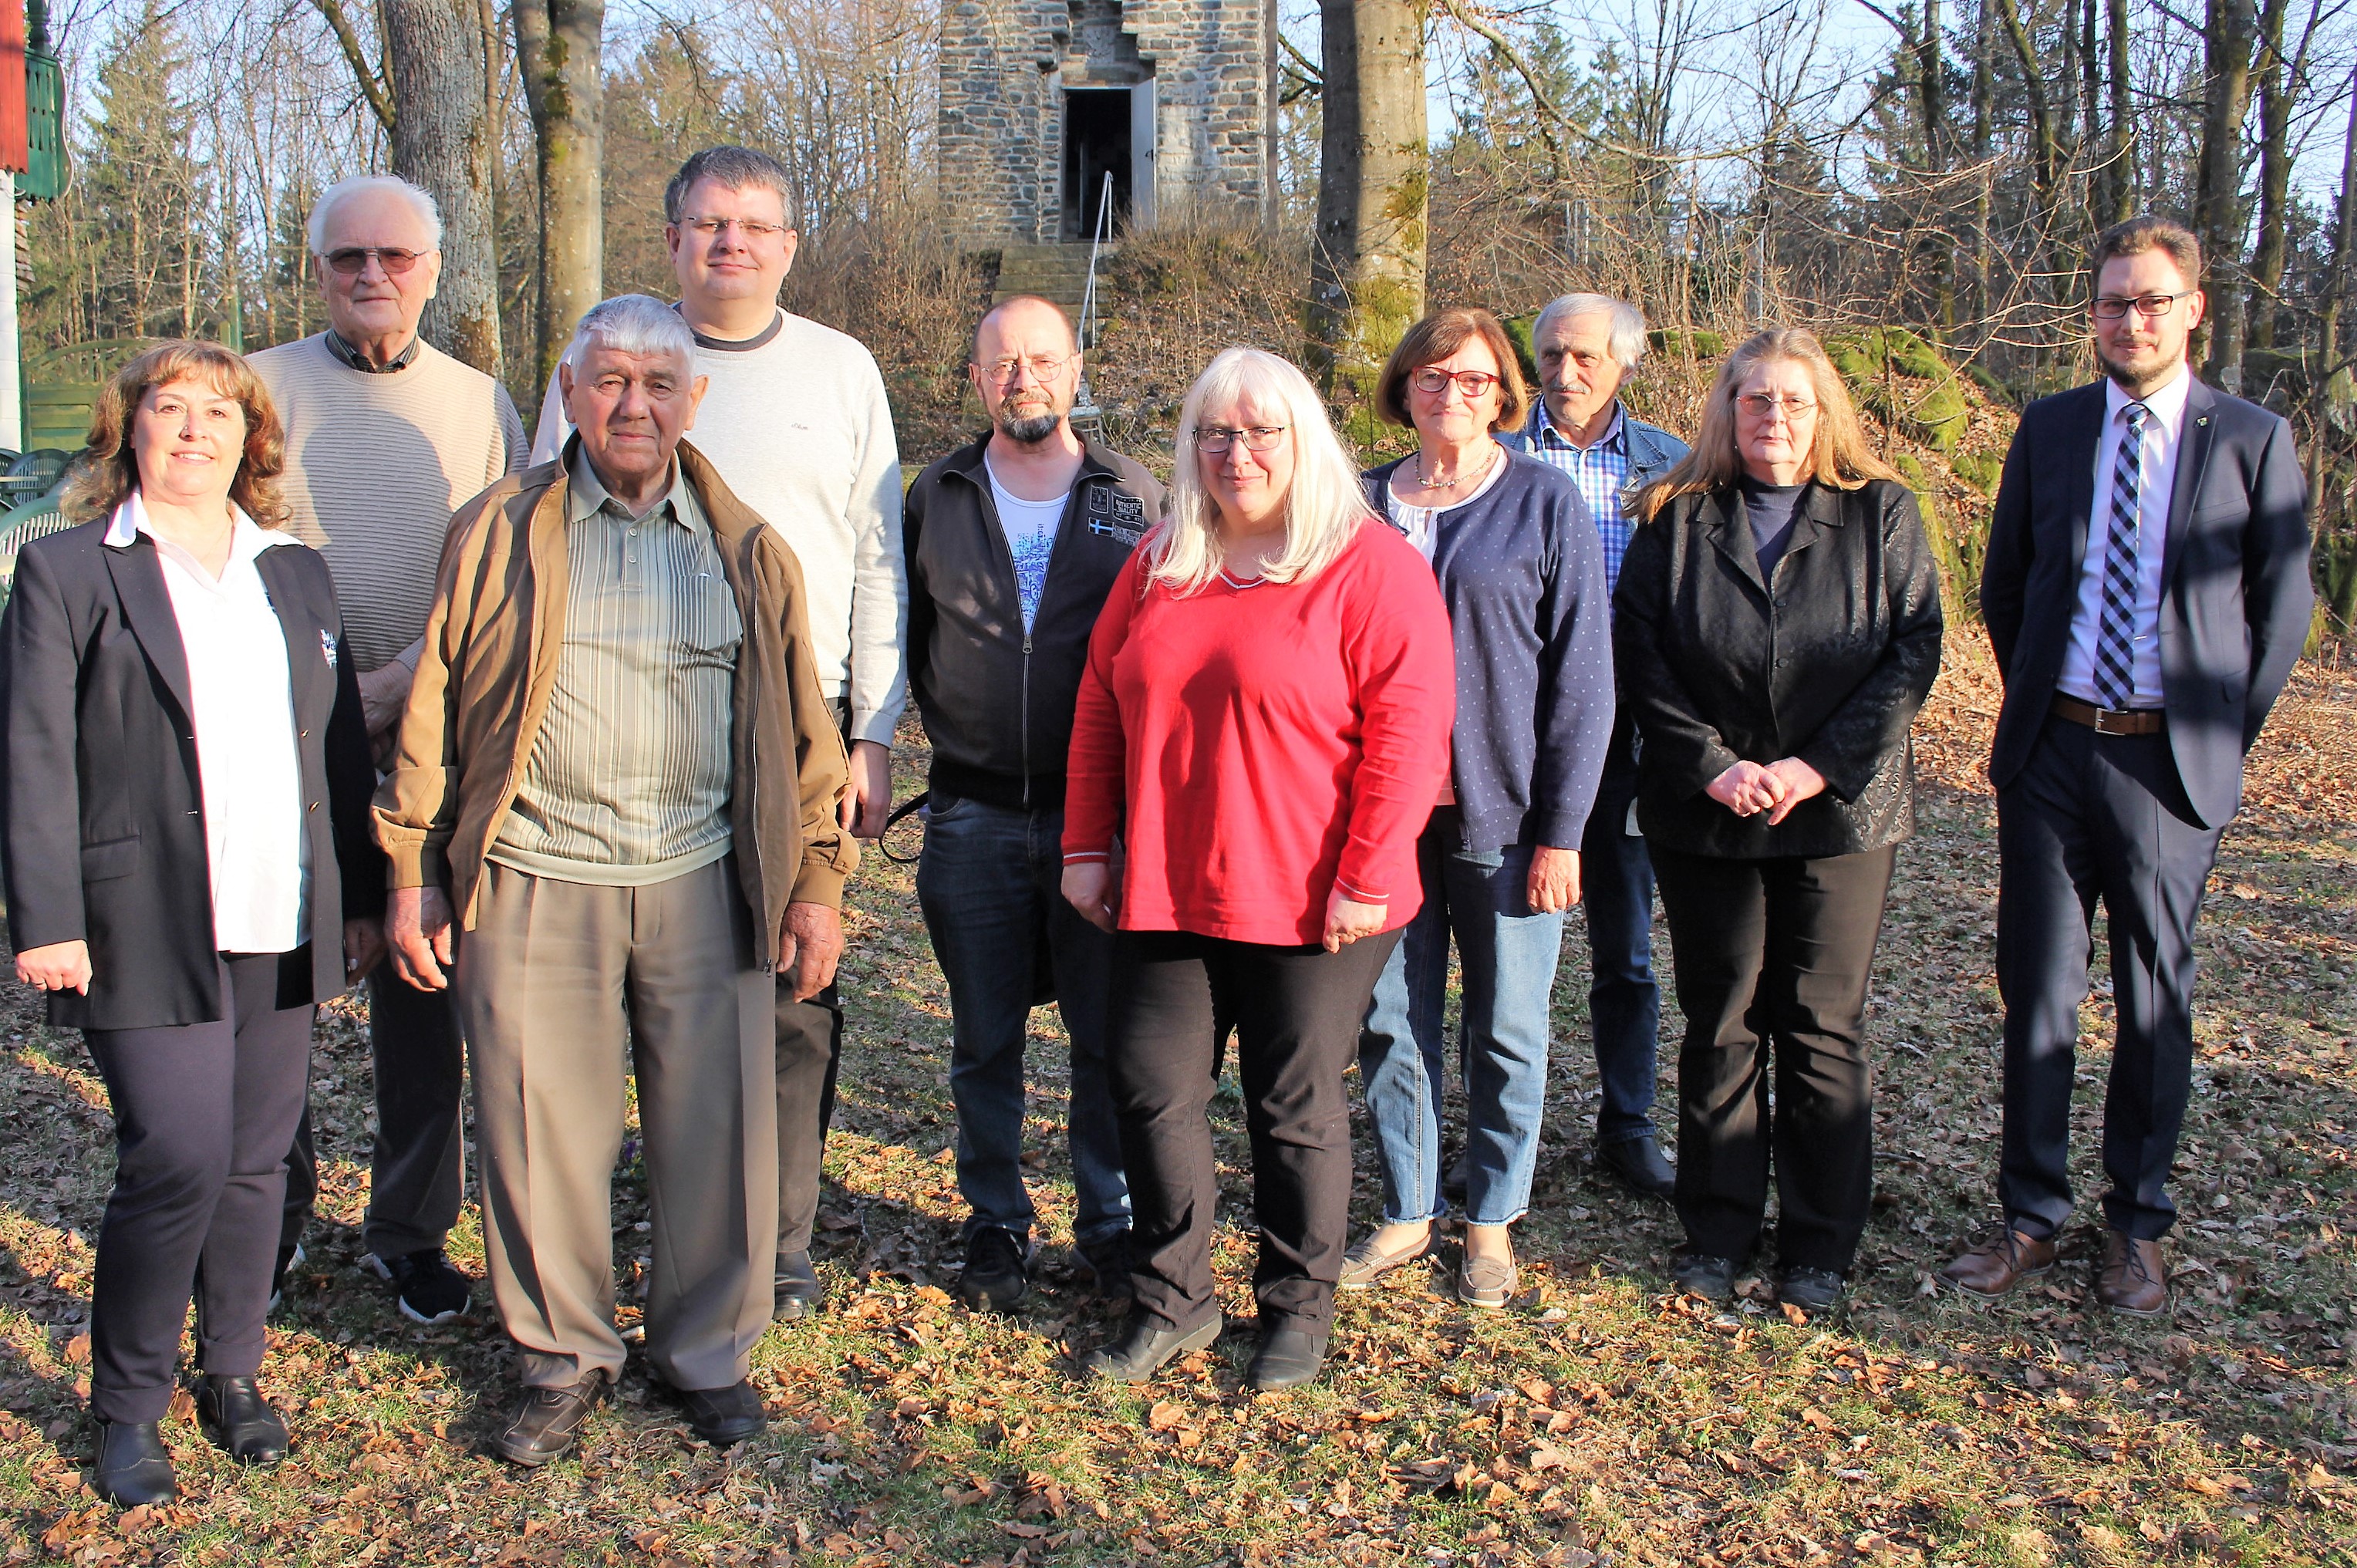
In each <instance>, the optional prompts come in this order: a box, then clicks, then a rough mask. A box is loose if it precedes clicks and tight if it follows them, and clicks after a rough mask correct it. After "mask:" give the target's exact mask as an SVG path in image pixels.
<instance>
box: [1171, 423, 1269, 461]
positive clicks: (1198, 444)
mask: <svg viewBox="0 0 2357 1568" xmlns="http://www.w3.org/2000/svg"><path fill="white" fill-rule="evenodd" d="M1291 428H1292V426H1290V425H1286V424H1255V425H1253V426H1251V427H1250V428H1249V429H1245V430H1225V429H1222V428H1221V427H1220V426H1219V425H1216V424H1207V425H1204V426H1203V427H1202V428H1201V429H1200V430H1198V431H1196V432H1195V450H1196V451H1198V452H1200V453H1202V454H1203V455H1204V456H1207V457H1217V456H1222V455H1224V454H1225V453H1226V452H1227V450H1228V448H1229V447H1231V446H1234V445H1235V444H1236V443H1237V442H1239V441H1241V442H1243V444H1244V450H1245V451H1247V452H1274V451H1275V450H1276V444H1277V443H1278V442H1280V441H1282V440H1284V439H1285V433H1286V431H1287V430H1289V429H1291Z"/></svg>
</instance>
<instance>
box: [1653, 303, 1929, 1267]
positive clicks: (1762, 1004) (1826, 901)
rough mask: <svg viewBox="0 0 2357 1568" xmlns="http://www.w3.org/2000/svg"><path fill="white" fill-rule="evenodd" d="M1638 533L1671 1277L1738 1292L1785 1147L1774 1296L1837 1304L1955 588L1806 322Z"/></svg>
mask: <svg viewBox="0 0 2357 1568" xmlns="http://www.w3.org/2000/svg"><path fill="white" fill-rule="evenodd" d="M1639 515H1640V516H1641V518H1643V519H1644V520H1645V521H1644V523H1643V526H1641V527H1640V528H1639V529H1638V530H1637V532H1636V534H1635V536H1634V537H1633V538H1632V539H1631V541H1630V544H1629V553H1628V555H1627V557H1626V559H1625V560H1624V562H1623V564H1622V565H1621V569H1620V585H1619V588H1618V590H1617V591H1616V593H1615V595H1614V597H1613V607H1614V612H1615V615H1614V636H1613V650H1614V663H1615V665H1616V666H1617V668H1618V670H1619V672H1620V698H1621V702H1622V703H1624V704H1626V705H1628V706H1630V707H1631V708H1633V710H1634V711H1635V713H1636V716H1637V725H1638V729H1639V732H1640V734H1641V736H1642V739H1643V747H1642V754H1641V757H1640V760H1639V765H1638V767H1639V770H1638V789H1637V822H1638V825H1639V827H1641V829H1642V830H1643V831H1644V834H1645V841H1646V846H1647V848H1648V850H1649V851H1650V852H1651V854H1652V859H1653V869H1654V874H1655V876H1656V877H1657V878H1658V881H1659V884H1660V886H1661V890H1662V908H1663V913H1664V914H1665V915H1666V916H1667V918H1668V923H1669V928H1670V946H1671V951H1672V955H1673V959H1674V964H1675V968H1676V973H1677V990H1678V1004H1679V1006H1680V1007H1681V1008H1683V1009H1684V1013H1685V1015H1686V1036H1685V1042H1684V1047H1682V1049H1681V1050H1680V1052H1679V1056H1678V1094H1679V1111H1678V1183H1677V1206H1678V1214H1679V1218H1680V1219H1683V1220H1684V1223H1685V1228H1686V1246H1685V1250H1684V1251H1683V1252H1681V1253H1680V1254H1679V1256H1678V1257H1677V1258H1676V1260H1675V1261H1674V1264H1673V1273H1674V1275H1675V1277H1676V1280H1677V1283H1678V1284H1679V1286H1680V1288H1681V1289H1684V1290H1686V1291H1688V1292H1691V1293H1693V1294H1697V1295H1703V1296H1706V1297H1710V1298H1713V1299H1717V1300H1724V1299H1727V1298H1728V1297H1730V1296H1732V1295H1733V1294H1734V1289H1735V1278H1736V1274H1737V1272H1738V1269H1739V1268H1740V1267H1741V1266H1742V1264H1743V1262H1744V1261H1745V1260H1746V1258H1747V1257H1749V1254H1750V1252H1751V1251H1752V1250H1753V1248H1754V1246H1755V1245H1756V1244H1757V1243H1758V1241H1759V1239H1760V1222H1761V1219H1762V1218H1763V1216H1764V1214H1765V1212H1766V1209H1767V1203H1768V1176H1769V1166H1770V1153H1771V1150H1772V1153H1773V1161H1774V1165H1775V1175H1776V1194H1777V1207H1778V1212H1779V1220H1778V1230H1777V1251H1778V1253H1779V1260H1778V1261H1779V1269H1778V1273H1777V1280H1776V1288H1777V1294H1778V1296H1779V1298H1780V1299H1781V1300H1782V1301H1785V1302H1787V1303H1790V1304H1791V1305H1794V1306H1797V1307H1801V1308H1803V1310H1807V1311H1823V1310H1825V1309H1827V1308H1830V1307H1832V1306H1834V1305H1836V1304H1837V1303H1838V1302H1839V1301H1840V1299H1841V1296H1842V1294H1843V1292H1844V1290H1845V1288H1846V1283H1847V1279H1848V1275H1849V1272H1850V1266H1851V1263H1852V1261H1853V1259H1854V1258H1855V1256H1856V1253H1857V1241H1858V1237H1859V1235H1860V1233H1861V1232H1862V1231H1863V1230H1865V1227H1866V1218H1867V1206H1868V1203H1869V1200H1870V1197H1871V1187H1870V1177H1871V1165H1872V1150H1871V1146H1870V1139H1871V1134H1872V1130H1873V1109H1874V1106H1873V1094H1872V1085H1871V1081H1870V1078H1869V1074H1868V1071H1867V1060H1866V1042H1865V1013H1866V992H1867V971H1868V968H1869V966H1870V964H1871V963H1872V961H1873V957H1874V945H1875V940H1876V938H1877V937H1878V934H1879V933H1880V930H1881V927H1882V908H1883V901H1884V898H1885V897H1886V896H1887V894H1888V893H1889V886H1890V872H1891V865H1892V863H1893V861H1894V859H1895V858H1896V855H1897V850H1898V845H1899V843H1900V841H1901V840H1902V839H1905V838H1907V837H1908V836H1909V835H1910V833H1911V832H1913V831H1914V800H1913V789H1914V779H1913V768H1912V762H1911V753H1910V744H1909V740H1908V728H1909V725H1910V724H1911V723H1912V722H1913V719H1914V716H1915V711H1916V710H1917V709H1918V708H1919V707H1921V705H1922V703H1923V698H1924V696H1925V695H1926V694H1927V693H1929V692H1930V691H1931V689H1932V679H1933V677H1934V676H1936V675H1937V674H1938V672H1939V668H1940V582H1939V573H1938V571H1937V569H1936V568H1935V567H1934V566H1933V564H1932V553H1931V549H1930V546H1929V545H1928V544H1927V542H1925V540H1924V537H1923V523H1922V519H1921V515H1920V514H1919V513H1918V511H1917V510H1916V505H1915V497H1914V494H1913V493H1912V492H1911V491H1910V490H1909V489H1907V488H1906V486H1905V485H1904V484H1902V483H1901V482H1900V478H1899V476H1898V475H1897V474H1896V473H1895V472H1893V471H1892V470H1891V469H1890V467H1889V466H1888V465H1886V464H1884V463H1883V462H1881V461H1880V460H1879V459H1878V458H1877V457H1876V456H1874V455H1873V454H1872V453H1871V452H1870V451H1868V450H1867V446H1866V440H1865V435H1864V433H1863V432H1862V431H1861V430H1860V429H1859V426H1858V421H1857V412H1856V411H1855V410H1854V409H1853V408H1852V407H1851V404H1850V401H1849V393H1848V392H1847V390H1846V388H1844V386H1843V385H1842V381H1841V377H1840V376H1839V375H1838V374H1836V373H1835V370H1834V368H1833V366H1832V364H1831V363H1830V362H1829V361H1828V360H1826V358H1825V353H1824V349H1823V348H1822V347H1820V346H1819V344H1818V342H1817V340H1816V338H1814V337H1813V335H1811V334H1810V333H1808V332H1805V331H1802V330H1799V329H1797V328H1778V329H1775V330H1771V331H1767V332H1762V333H1760V335H1758V336H1757V337H1755V338H1751V339H1750V340H1749V342H1746V343H1745V344H1743V345H1742V346H1741V347H1740V348H1738V349H1736V350H1735V352H1734V353H1733V354H1731V355H1730V356H1728V359H1727V364H1726V366H1725V367H1724V368H1723V369H1722V370H1721V371H1719V374H1718V379H1717V383H1716V384H1715V385H1714V386H1713V387H1712V388H1711V392H1710V400H1709V402H1708V403H1707V404H1706V407H1705V409H1704V412H1703V417H1702V426H1701V430H1700V432H1699V433H1698V434H1697V435H1696V436H1695V445H1694V450H1693V451H1692V452H1691V453H1689V454H1688V455H1687V456H1686V457H1685V459H1684V461H1683V462H1681V463H1680V464H1679V465H1678V466H1677V467H1675V468H1673V469H1672V470H1671V471H1670V472H1669V473H1668V474H1667V475H1666V476H1664V477H1663V478H1662V479H1661V480H1660V481H1658V482H1657V483H1656V484H1654V485H1653V486H1652V488H1651V489H1648V490H1647V491H1646V492H1645V493H1644V495H1643V496H1642V497H1641V499H1640V501H1639ZM1770 1042H1772V1043H1773V1052H1774V1058H1775V1060H1774V1073H1775V1078H1774V1088H1775V1094H1774V1102H1775V1112H1774V1123H1773V1128H1772V1131H1771V1130H1770V1126H1769V1102H1770V1094H1769V1088H1770V1079H1769V1066H1770V1064H1769V1054H1770Z"/></svg>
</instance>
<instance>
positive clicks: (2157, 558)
mask: <svg viewBox="0 0 2357 1568" xmlns="http://www.w3.org/2000/svg"><path fill="white" fill-rule="evenodd" d="M2192 390H2193V374H2192V372H2191V371H2188V370H2186V369H2184V368H2183V367H2182V366H2180V367H2179V369H2178V372H2177V379H2176V380H2175V381H2170V382H2169V384H2168V385H2167V386H2165V387H2163V388H2161V389H2160V390H2159V391H2158V392H2154V393H2153V394H2152V395H2151V396H2149V397H2147V398H2146V399H2145V400H2144V406H2145V407H2146V408H2147V410H2149V411H2150V412H2149V413H2147V415H2146V418H2145V422H2144V467H2143V472H2142V476H2141V478H2139V479H2138V481H2137V485H2136V534H2137V541H2136V629H2135V632H2134V641H2133V644H2132V651H2133V653H2134V655H2135V657H2134V659H2133V660H2131V663H2132V665H2133V674H2134V675H2135V678H2136V694H2135V695H2134V696H2132V697H2130V698H2129V699H2128V706H2130V707H2132V708H2157V707H2159V706H2160V705H2161V691H2160V564H2161V557H2162V555H2163V554H2164V553H2166V550H2165V547H2166V545H2167V544H2168V542H2169V500H2170V498H2171V497H2172V496H2173V495H2174V494H2175V492H2176V489H2177V443H2178V438H2179V436H2180V435H2183V434H2184V431H2185V400H2186V397H2187V396H2188V395H2189V394H2190V392H2192ZM2135 401H2136V400H2135V399H2133V398H2131V397H2129V396H2128V394H2127V393H2126V392H2122V391H2121V390H2120V384H2119V383H2118V382H2117V381H2104V431H2103V434H2102V435H2100V436H2098V437H2097V438H2096V441H2095V499H2094V506H2093V510H2090V511H2089V512H2088V514H2087V558H2086V560H2085V561H2084V562H2083V563H2082V564H2081V565H2080V568H2079V602H2078V604H2077V605H2076V606H2075V607H2073V608H2072V612H2071V646H2070V647H2069V648H2068V649H2066V650H2064V651H2063V654H2062V673H2061V678H2060V679H2058V680H2057V681H2056V682H2054V687H2055V690H2057V691H2059V692H2061V693H2062V694H2063V695H2065V696H2070V697H2076V698H2078V699H2079V700H2080V701H2081V702H2083V703H2094V704H2095V705H2096V706H2097V707H2101V706H2102V705H2103V700H2102V699H2101V698H2099V697H2098V696H2096V694H2095V639H2096V636H2097V631H2098V628H2100V627H2101V626H2102V624H2103V618H2104V561H2105V559H2106V558H2107V557H2108V555H2109V553H2110V551H2111V540H2112V474H2113V471H2114V469H2115V467H2116V466H2117V464H2118V460H2119V452H2120V443H2121V442H2122V441H2125V440H2126V438H2127V410H2128V405H2129V404H2130V403H2133V402H2135Z"/></svg>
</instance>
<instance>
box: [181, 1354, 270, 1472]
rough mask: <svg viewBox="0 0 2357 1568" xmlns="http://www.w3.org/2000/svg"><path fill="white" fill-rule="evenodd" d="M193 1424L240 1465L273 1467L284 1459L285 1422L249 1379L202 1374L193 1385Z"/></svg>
mask: <svg viewBox="0 0 2357 1568" xmlns="http://www.w3.org/2000/svg"><path fill="white" fill-rule="evenodd" d="M197 1424H198V1425H199V1426H201V1427H202V1428H204V1433H205V1435H206V1436H207V1437H210V1438H211V1439H212V1440H213V1444H214V1445H215V1446H216V1447H218V1448H220V1449H221V1451H222V1452H223V1453H225V1454H227V1455H229V1456H230V1457H231V1458H232V1459H234V1460H236V1461H237V1462H238V1463H239V1464H241V1465H275V1464H277V1463H278V1461H280V1460H281V1459H284V1458H285V1457H286V1423H285V1422H283V1421H281V1420H279V1419H278V1412H276V1411H274V1410H273V1409H271V1408H270V1402H269V1401H268V1400H265V1399H264V1398H263V1397H262V1390H261V1389H260V1388H259V1387H258V1386H257V1385H256V1384H255V1383H254V1380H253V1379H252V1378H217V1377H214V1376H213V1375H212V1374H211V1373H210V1372H208V1373H206V1374H205V1377H204V1380H203V1381H201V1382H199V1384H198V1385H197Z"/></svg>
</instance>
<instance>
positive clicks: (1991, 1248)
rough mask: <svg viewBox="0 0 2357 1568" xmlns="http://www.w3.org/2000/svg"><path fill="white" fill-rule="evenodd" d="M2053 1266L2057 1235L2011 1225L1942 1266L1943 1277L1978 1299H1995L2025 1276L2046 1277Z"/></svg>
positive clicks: (2030, 1277)
mask: <svg viewBox="0 0 2357 1568" xmlns="http://www.w3.org/2000/svg"><path fill="white" fill-rule="evenodd" d="M2053 1267H2054V1238H2053V1237H2051V1236H2032V1235H2031V1234H2030V1233H2029V1231H2027V1230H2015V1229H2014V1228H2013V1227H2012V1226H2010V1225H2007V1226H2006V1227H2005V1228H2004V1229H2003V1230H1999V1231H1998V1232H1997V1233H1996V1236H1995V1237H1994V1238H1992V1239H1991V1240H1986V1241H1984V1242H1982V1243H1981V1244H1980V1245H1979V1246H1977V1247H1975V1248H1973V1249H1972V1250H1971V1251H1967V1252H1964V1253H1963V1254H1962V1255H1961V1256H1959V1257H1958V1258H1957V1259H1956V1261H1955V1262H1952V1263H1950V1264H1949V1265H1948V1266H1947V1267H1946V1268H1944V1269H1942V1270H1941V1271H1940V1273H1939V1280H1940V1283H1942V1284H1944V1285H1948V1286H1950V1287H1952V1288H1953V1289H1955V1290H1957V1291H1960V1292H1962V1293H1963V1294H1965V1295H1968V1296H1971V1297H1973V1298H1974V1299H1975V1300H1976V1301H1995V1300H1996V1299H1997V1297H1999V1296H2001V1295H2004V1294H2006V1293H2007V1292H2008V1291H2010V1290H2012V1289H2013V1287H2014V1286H2016V1285H2018V1284H2019V1283H2021V1282H2022V1281H2024V1280H2035V1279H2042V1278H2044V1277H2045V1275H2046V1274H2047V1273H2048V1272H2049V1271H2050V1270H2051V1269H2052V1268H2053Z"/></svg>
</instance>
